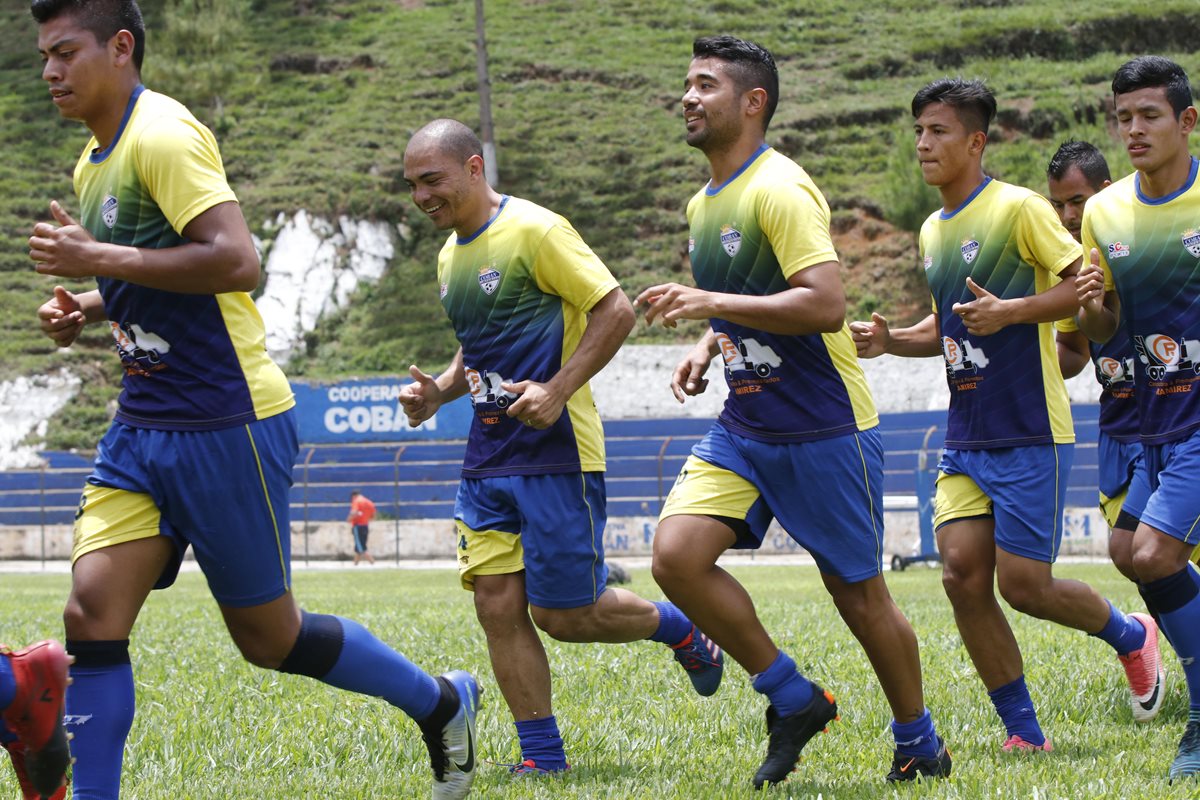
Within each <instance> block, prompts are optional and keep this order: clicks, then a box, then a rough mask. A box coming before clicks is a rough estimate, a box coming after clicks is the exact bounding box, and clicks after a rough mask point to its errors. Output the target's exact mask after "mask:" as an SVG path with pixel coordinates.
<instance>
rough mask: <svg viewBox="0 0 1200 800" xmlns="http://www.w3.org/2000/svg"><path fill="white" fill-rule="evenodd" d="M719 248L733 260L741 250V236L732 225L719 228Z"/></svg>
mask: <svg viewBox="0 0 1200 800" xmlns="http://www.w3.org/2000/svg"><path fill="white" fill-rule="evenodd" d="M721 246H722V247H724V248H725V252H726V253H728V254H729V257H730V258H733V257H734V256H736V255H737V254H738V251H739V250H741V249H742V234H741V233H739V232H738V230H737V228H735V227H733V226H732V225H722V226H721Z"/></svg>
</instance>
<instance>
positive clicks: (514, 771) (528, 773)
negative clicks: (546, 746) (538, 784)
mask: <svg viewBox="0 0 1200 800" xmlns="http://www.w3.org/2000/svg"><path fill="white" fill-rule="evenodd" d="M570 768H571V765H570V764H567V765H566V766H563V767H559V768H558V769H545V768H543V767H539V766H538V765H537V762H535V761H534V760H533V759H532V758H527V759H525V760H524V761H522V762H521V763H520V764H510V765H508V772H509V774H510V775H512V776H513V777H514V778H534V777H536V778H541V777H544V776H547V775H561V774H562V773H564V772H566V771H567V770H569V769H570Z"/></svg>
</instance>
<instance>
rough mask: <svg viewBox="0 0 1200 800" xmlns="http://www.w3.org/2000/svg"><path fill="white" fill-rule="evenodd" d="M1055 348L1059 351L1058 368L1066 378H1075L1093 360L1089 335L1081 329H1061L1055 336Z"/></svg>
mask: <svg viewBox="0 0 1200 800" xmlns="http://www.w3.org/2000/svg"><path fill="white" fill-rule="evenodd" d="M1055 348H1056V349H1057V351H1058V368H1059V370H1061V371H1062V374H1063V377H1064V378H1074V377H1075V376H1076V375H1078V374H1079V373H1081V372H1083V368H1084V367H1086V366H1087V365H1088V362H1090V361H1091V360H1092V358H1091V353H1089V352H1088V345H1087V337H1085V336H1084V335H1083V334H1082V333H1080V332H1079V331H1072V332H1069V333H1068V332H1064V331H1059V332H1058V335H1057V336H1056V337H1055Z"/></svg>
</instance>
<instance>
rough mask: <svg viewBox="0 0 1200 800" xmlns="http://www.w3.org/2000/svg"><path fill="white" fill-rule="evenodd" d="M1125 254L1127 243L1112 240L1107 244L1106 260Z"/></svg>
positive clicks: (1127, 247)
mask: <svg viewBox="0 0 1200 800" xmlns="http://www.w3.org/2000/svg"><path fill="white" fill-rule="evenodd" d="M1185 242H1186V240H1185ZM1127 255H1129V245H1127V244H1121V243H1120V242H1113V243H1112V244H1110V245H1109V246H1108V260H1109V261H1111V260H1113V259H1114V258H1125V257H1126V256H1127Z"/></svg>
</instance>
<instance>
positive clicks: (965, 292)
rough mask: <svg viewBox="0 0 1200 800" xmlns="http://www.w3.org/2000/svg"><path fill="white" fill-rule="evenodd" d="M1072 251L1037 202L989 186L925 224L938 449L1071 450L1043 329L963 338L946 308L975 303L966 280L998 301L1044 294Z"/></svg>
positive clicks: (1016, 190) (1020, 191) (1066, 412)
mask: <svg viewBox="0 0 1200 800" xmlns="http://www.w3.org/2000/svg"><path fill="white" fill-rule="evenodd" d="M1080 252H1081V251H1080V248H1079V243H1078V242H1076V241H1075V240H1074V239H1072V238H1071V234H1069V233H1067V230H1066V228H1064V227H1063V226H1062V223H1061V222H1059V219H1058V216H1057V215H1055V213H1054V209H1053V208H1052V207H1051V205H1050V202H1049V201H1048V200H1046V198H1044V197H1042V196H1041V195H1040V194H1037V193H1036V192H1032V191H1030V190H1028V189H1024V188H1021V187H1019V186H1012V185H1010V184H1007V183H1001V182H1000V181H996V180H992V179H991V178H987V179H985V180H984V182H983V183H982V184H980V186H979V188H978V189H976V190H975V191H974V192H972V194H971V196H970V197H968V198H967V199H966V200H965V201H963V204H962V205H961V206H959V207H958V208H956V209H955V210H954V211H952V212H949V213H947V212H946V211H944V210H942V211H935V212H934V213H933V214H931V215H930V216H929V218H928V219H927V220H925V224H924V225H923V226H922V227H921V256H922V259H923V261H924V264H925V277H926V279H927V280H928V281H929V290H930V292H931V294H932V295H933V310H934V311H935V312H936V313H937V315H938V322H939V325H940V334H941V339H942V355H943V357H944V358H945V362H946V379H947V382H948V383H949V384H950V415H949V421H948V423H947V426H946V446H947V447H952V448H957V449H962V450H982V449H987V448H993V447H1016V446H1023V445H1032V444H1050V443H1056V444H1066V443H1069V442H1073V441H1075V432H1074V429H1073V427H1072V425H1071V409H1070V405H1069V402H1068V400H1067V389H1066V386H1065V385H1064V384H1063V378H1062V371H1061V370H1060V369H1059V367H1058V354H1057V349H1056V347H1055V343H1054V326H1053V324H1052V323H1048V322H1046V323H1041V324H1036V325H1034V324H1024V325H1009V326H1007V327H1005V328H1003V329H1001V330H999V331H997V332H996V333H994V334H991V335H990V336H973V335H971V334H968V333H967V327H966V325H964V324H963V321H962V318H961V317H960V316H958V315H957V314H955V313H954V312H953V311H952V309H953V307H954V304H955V303H966V302H970V301H971V300H974V299H975V295H974V294H972V293H971V290H970V289H969V288H967V278H968V277H970V278H971V279H972V280H973V281H975V283H977V284H978V285H979V286H982V287H983V288H984V289H986V290H987V291H989V292H991V293H992V294H994V295H996V296H997V297H999V298H1002V299H1011V298H1017V297H1028V296H1030V295H1033V294H1035V293H1038V292H1044V291H1046V290H1047V289H1048V288H1050V286H1051V285H1052V284H1053V283H1054V282H1056V280H1057V278H1056V277H1055V276H1057V275H1058V274H1059V273H1061V272H1062V271H1063V270H1064V269H1066V268H1067V267H1069V266H1071V264H1072V263H1074V262H1075V260H1076V259H1078V258H1079V256H1080Z"/></svg>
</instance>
